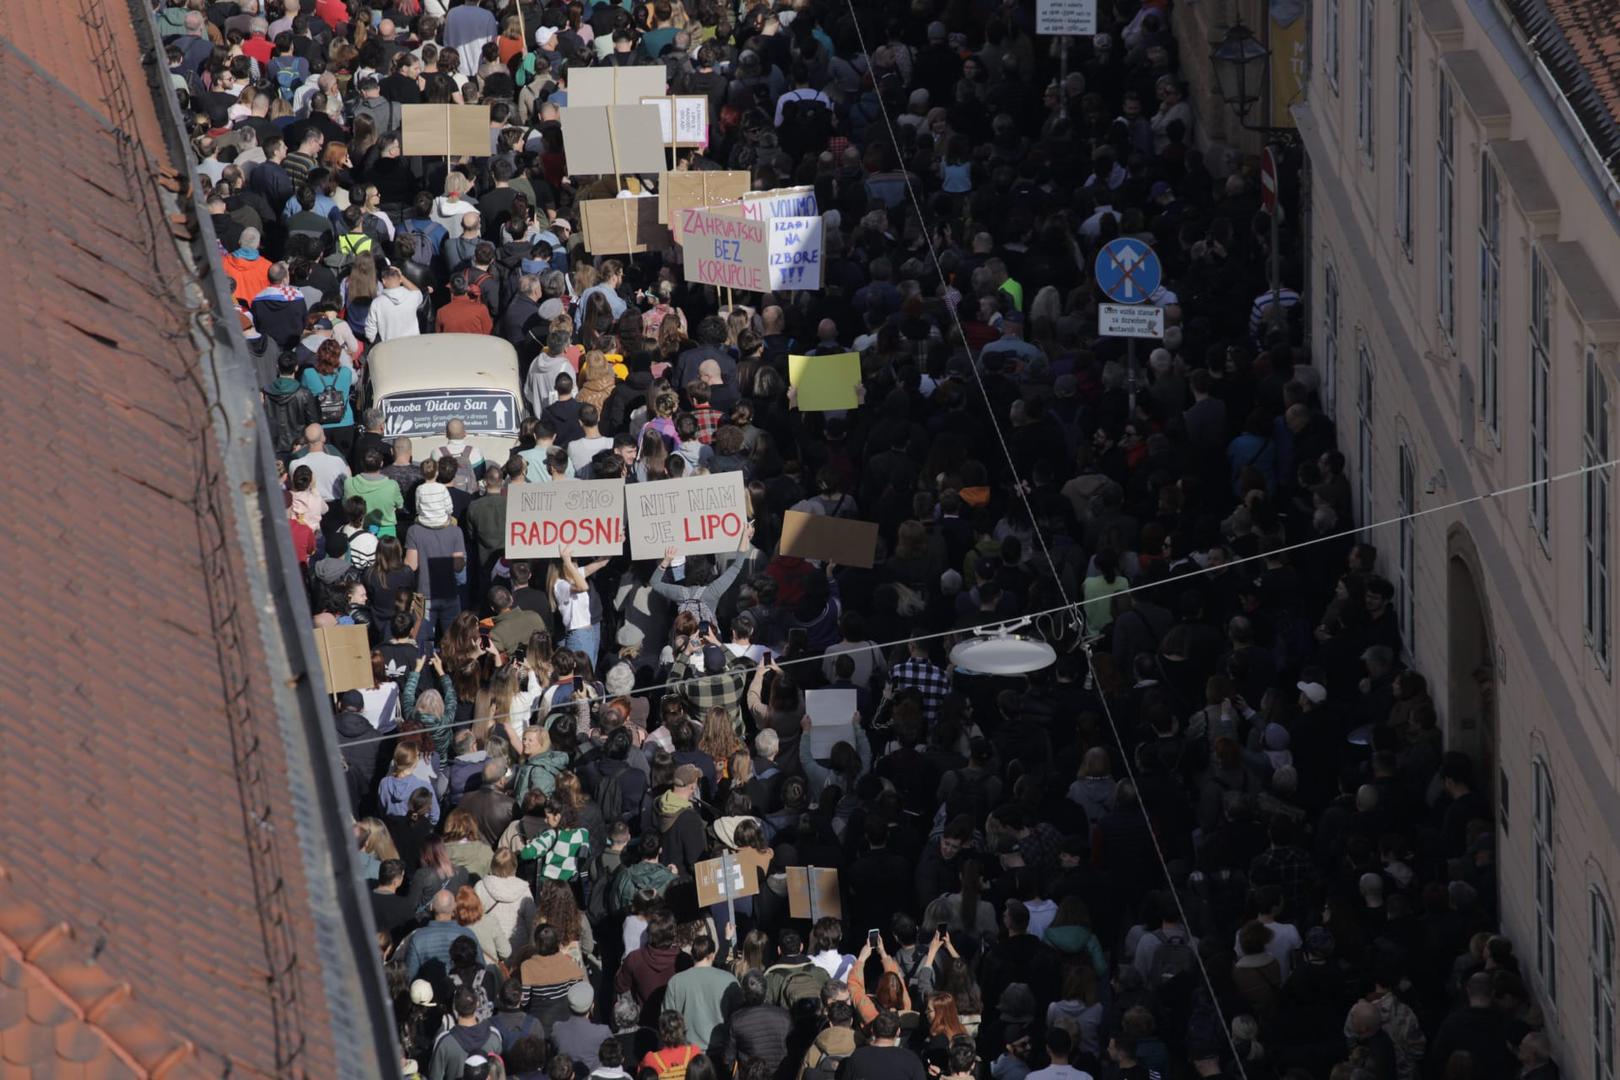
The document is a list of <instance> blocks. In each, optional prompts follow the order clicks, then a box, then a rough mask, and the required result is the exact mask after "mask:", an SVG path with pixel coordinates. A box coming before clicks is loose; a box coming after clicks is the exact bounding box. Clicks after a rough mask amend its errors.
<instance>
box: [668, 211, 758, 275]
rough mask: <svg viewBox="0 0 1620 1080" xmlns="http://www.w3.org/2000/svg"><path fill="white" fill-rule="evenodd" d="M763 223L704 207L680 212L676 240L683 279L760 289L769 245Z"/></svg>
mask: <svg viewBox="0 0 1620 1080" xmlns="http://www.w3.org/2000/svg"><path fill="white" fill-rule="evenodd" d="M765 233H766V230H765V224H764V223H763V222H760V221H744V220H742V219H740V218H734V217H723V216H721V215H720V214H716V213H711V212H709V211H707V210H685V211H682V213H681V229H680V241H681V249H682V252H683V254H684V267H685V270H686V280H687V281H690V282H694V283H696V284H700V285H723V286H725V287H727V288H732V289H742V290H743V291H745V292H764V291H765V285H766V276H767V275H766V273H765V269H766V268H765V261H766V256H767V253H768V251H769V244H768V242H767V240H766V236H765Z"/></svg>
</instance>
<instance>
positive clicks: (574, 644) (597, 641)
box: [563, 623, 602, 675]
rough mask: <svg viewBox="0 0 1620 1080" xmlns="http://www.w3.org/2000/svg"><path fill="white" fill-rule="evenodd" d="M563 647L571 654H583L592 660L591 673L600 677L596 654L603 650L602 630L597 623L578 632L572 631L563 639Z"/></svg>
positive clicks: (583, 627) (581, 628)
mask: <svg viewBox="0 0 1620 1080" xmlns="http://www.w3.org/2000/svg"><path fill="white" fill-rule="evenodd" d="M563 646H564V647H565V648H567V649H568V650H569V651H571V652H582V653H584V654H585V655H586V656H588V657H590V658H591V671H592V673H593V674H597V675H600V674H601V672H599V671H597V670H596V654H597V652H598V651H599V650H600V649H601V648H602V628H601V627H600V626H598V625H596V624H595V623H593V624H591V625H590V626H582V627H580V628H579V629H578V630H570V631H568V633H567V634H566V635H565V636H564V637H563Z"/></svg>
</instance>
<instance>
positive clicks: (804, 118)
mask: <svg viewBox="0 0 1620 1080" xmlns="http://www.w3.org/2000/svg"><path fill="white" fill-rule="evenodd" d="M832 130H833V114H832V110H831V109H829V108H827V105H826V103H825V102H823V101H821V100H819V99H817V98H799V99H796V100H794V101H789V102H785V103H784V104H783V105H782V128H781V131H780V132H779V137H780V138H781V140H782V144H783V146H784V147H785V148H786V149H787V150H788V152H789V153H791V154H792V155H793V156H794V157H795V158H800V157H803V156H804V155H805V154H819V153H820V152H821V151H823V150H825V149H826V148H827V140H828V139H829V138H830V137H831V136H832Z"/></svg>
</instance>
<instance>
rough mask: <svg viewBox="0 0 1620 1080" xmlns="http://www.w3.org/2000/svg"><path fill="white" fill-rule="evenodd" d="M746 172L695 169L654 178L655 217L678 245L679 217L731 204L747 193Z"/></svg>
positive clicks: (738, 170)
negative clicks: (655, 183) (655, 188)
mask: <svg viewBox="0 0 1620 1080" xmlns="http://www.w3.org/2000/svg"><path fill="white" fill-rule="evenodd" d="M748 180H749V176H748V171H747V170H746V169H727V170H723V171H722V170H718V169H697V170H694V171H692V172H668V173H665V174H664V175H662V176H660V177H659V178H658V202H659V210H658V216H659V218H661V219H662V220H663V221H664V222H665V224H667V225H668V226H669V231H670V233H671V234H672V235H673V236H674V238H675V240H676V242H677V243H679V242H680V229H679V227H678V226H679V224H680V213H681V211H683V210H701V209H703V208H705V207H709V206H712V205H714V204H716V203H728V202H734V201H736V200H737V199H740V198H742V197H743V193H744V192H746V191H747V190H748Z"/></svg>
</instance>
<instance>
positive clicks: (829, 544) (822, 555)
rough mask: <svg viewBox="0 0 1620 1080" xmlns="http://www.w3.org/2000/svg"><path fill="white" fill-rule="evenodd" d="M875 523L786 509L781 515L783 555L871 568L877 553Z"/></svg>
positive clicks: (876, 528)
mask: <svg viewBox="0 0 1620 1080" xmlns="http://www.w3.org/2000/svg"><path fill="white" fill-rule="evenodd" d="M877 537H878V527H877V523H876V522H873V521H851V520H849V519H848V518H837V517H828V516H827V515H825V514H807V513H805V512H804V511H803V510H789V511H788V512H787V513H786V514H784V515H782V547H781V551H782V554H783V555H794V556H797V557H798V558H801V559H816V560H818V561H821V562H835V563H837V564H838V565H839V566H864V567H866V568H867V569H871V567H872V561H873V558H874V556H875V555H876V553H877Z"/></svg>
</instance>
